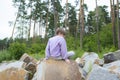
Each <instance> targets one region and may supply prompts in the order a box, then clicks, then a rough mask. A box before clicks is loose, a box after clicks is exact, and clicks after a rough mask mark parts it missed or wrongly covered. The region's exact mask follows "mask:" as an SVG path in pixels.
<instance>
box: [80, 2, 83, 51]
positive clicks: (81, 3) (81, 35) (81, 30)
mask: <svg viewBox="0 0 120 80" xmlns="http://www.w3.org/2000/svg"><path fill="white" fill-rule="evenodd" d="M83 6H84V0H81V1H80V23H81V26H80V49H82V48H83V36H84V7H83Z"/></svg>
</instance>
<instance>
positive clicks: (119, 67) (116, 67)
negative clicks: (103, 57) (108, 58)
mask: <svg viewBox="0 0 120 80" xmlns="http://www.w3.org/2000/svg"><path fill="white" fill-rule="evenodd" d="M103 67H104V68H107V69H109V70H110V71H113V72H115V73H119V74H120V60H117V61H114V62H111V63H108V64H104V65H103Z"/></svg>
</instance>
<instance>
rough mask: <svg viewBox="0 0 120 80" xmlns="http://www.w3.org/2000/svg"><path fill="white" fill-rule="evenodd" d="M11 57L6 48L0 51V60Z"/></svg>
mask: <svg viewBox="0 0 120 80" xmlns="http://www.w3.org/2000/svg"><path fill="white" fill-rule="evenodd" d="M11 59H12V55H11V54H10V53H9V52H8V51H7V50H3V51H0V62H2V61H7V60H11Z"/></svg>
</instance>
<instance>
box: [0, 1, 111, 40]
mask: <svg viewBox="0 0 120 80" xmlns="http://www.w3.org/2000/svg"><path fill="white" fill-rule="evenodd" d="M65 1H66V0H62V3H63V5H64V3H65ZM74 1H75V0H68V2H69V3H72V4H73V5H74ZM84 1H85V3H86V4H87V6H88V11H91V10H92V11H93V10H94V8H95V0H84ZM109 1H110V0H98V5H107V6H109V5H110V4H109ZM16 11H17V9H15V8H14V6H13V2H12V0H0V39H4V38H6V37H8V38H10V37H11V34H12V28H13V26H10V25H9V21H13V22H14V20H15V17H16ZM108 11H110V7H109V8H108Z"/></svg>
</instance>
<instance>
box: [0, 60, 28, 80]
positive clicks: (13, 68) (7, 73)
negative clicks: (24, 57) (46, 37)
mask: <svg viewBox="0 0 120 80" xmlns="http://www.w3.org/2000/svg"><path fill="white" fill-rule="evenodd" d="M22 65H23V62H20V61H16V62H11V63H3V64H1V65H0V80H27V79H28V72H27V71H26V70H24V69H23V68H22Z"/></svg>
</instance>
